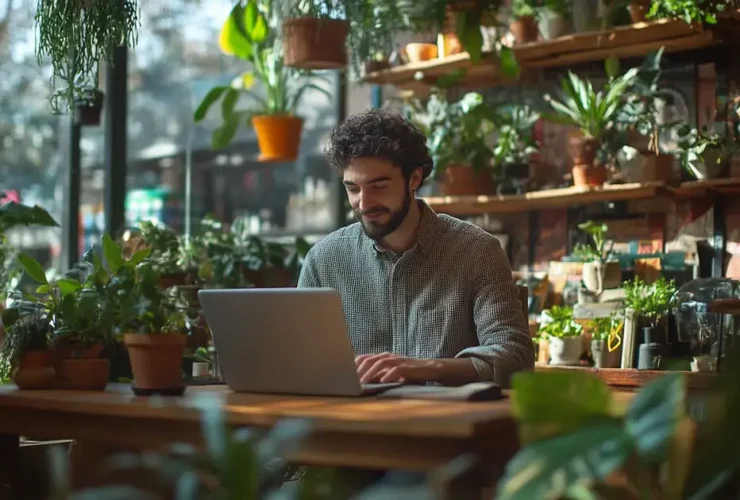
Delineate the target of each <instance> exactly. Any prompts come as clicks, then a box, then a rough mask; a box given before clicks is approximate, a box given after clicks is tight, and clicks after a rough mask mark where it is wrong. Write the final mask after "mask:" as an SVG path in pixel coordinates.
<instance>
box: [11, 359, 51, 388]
mask: <svg viewBox="0 0 740 500" xmlns="http://www.w3.org/2000/svg"><path fill="white" fill-rule="evenodd" d="M55 376H56V373H55V371H54V368H53V367H52V354H51V351H29V352H27V353H25V354H24V355H23V357H22V358H21V361H20V363H19V364H18V367H17V368H15V369H14V370H13V373H12V374H11V379H12V380H13V382H14V383H15V385H17V386H18V388H19V389H49V388H51V386H52V385H53V384H54V378H55Z"/></svg>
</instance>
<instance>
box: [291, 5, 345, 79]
mask: <svg viewBox="0 0 740 500" xmlns="http://www.w3.org/2000/svg"><path fill="white" fill-rule="evenodd" d="M348 27H349V24H348V23H347V21H342V20H339V19H316V18H313V17H296V18H292V19H286V20H285V21H283V29H282V35H283V59H284V61H285V65H286V66H292V67H294V68H301V69H338V68H343V67H345V66H346V65H347V48H346V45H345V43H346V41H347V30H348Z"/></svg>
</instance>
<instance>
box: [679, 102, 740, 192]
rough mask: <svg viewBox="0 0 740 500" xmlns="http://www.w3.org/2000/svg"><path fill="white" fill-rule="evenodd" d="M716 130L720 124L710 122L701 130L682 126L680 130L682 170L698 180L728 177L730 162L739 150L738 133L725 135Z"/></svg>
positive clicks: (700, 128)
mask: <svg viewBox="0 0 740 500" xmlns="http://www.w3.org/2000/svg"><path fill="white" fill-rule="evenodd" d="M707 114H710V112H708V113H707ZM708 118H709V117H708ZM716 128H717V123H716V122H715V121H714V120H713V119H711V120H708V124H707V125H704V126H702V127H699V128H693V127H690V126H688V125H683V126H681V127H679V128H678V129H677V134H678V148H677V151H678V154H679V158H680V162H681V167H682V168H683V169H684V170H686V171H687V172H688V173H689V174H690V175H691V176H692V177H693V178H695V179H717V178H721V177H724V176H726V175H727V173H728V171H729V160H730V159H731V158H732V157H733V156H734V155H735V154H736V153H737V152H738V151H739V150H740V144H739V143H738V140H737V137H736V136H735V134H737V131H733V133H732V134H730V135H724V134H720V133H718V132H717V131H716Z"/></svg>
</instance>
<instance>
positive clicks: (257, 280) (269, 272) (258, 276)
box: [243, 267, 293, 288]
mask: <svg viewBox="0 0 740 500" xmlns="http://www.w3.org/2000/svg"><path fill="white" fill-rule="evenodd" d="M243 274H244V278H245V279H246V280H247V281H248V282H250V283H251V284H253V285H254V286H255V288H288V287H292V286H293V274H292V273H291V272H290V271H289V270H288V269H285V268H282V267H265V268H263V269H260V270H259V271H252V270H250V269H245V270H244V271H243Z"/></svg>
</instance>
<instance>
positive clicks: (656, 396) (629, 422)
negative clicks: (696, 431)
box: [625, 374, 686, 462]
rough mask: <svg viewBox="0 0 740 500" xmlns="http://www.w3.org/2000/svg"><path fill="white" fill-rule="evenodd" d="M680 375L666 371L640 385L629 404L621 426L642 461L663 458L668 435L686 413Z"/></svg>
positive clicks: (654, 460)
mask: <svg viewBox="0 0 740 500" xmlns="http://www.w3.org/2000/svg"><path fill="white" fill-rule="evenodd" d="M684 382H685V381H684V378H683V376H681V375H674V374H666V375H664V376H662V377H660V378H659V379H657V380H655V381H653V382H651V383H650V384H648V385H646V386H645V387H643V388H642V389H641V390H640V392H638V393H637V395H636V396H635V398H634V399H633V400H632V402H631V403H630V406H629V409H628V410H627V414H626V420H625V427H626V429H627V432H628V433H629V434H630V435H631V436H632V439H634V441H635V447H636V449H637V453H638V454H639V455H640V456H641V457H642V458H643V459H645V460H648V461H650V462H657V461H660V460H663V459H665V457H666V455H667V452H668V449H669V446H670V444H671V438H672V436H673V435H674V432H675V431H676V427H677V426H678V423H679V422H680V421H681V420H682V419H683V417H684V416H685V412H686V408H685V405H686V396H685V384H684Z"/></svg>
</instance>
